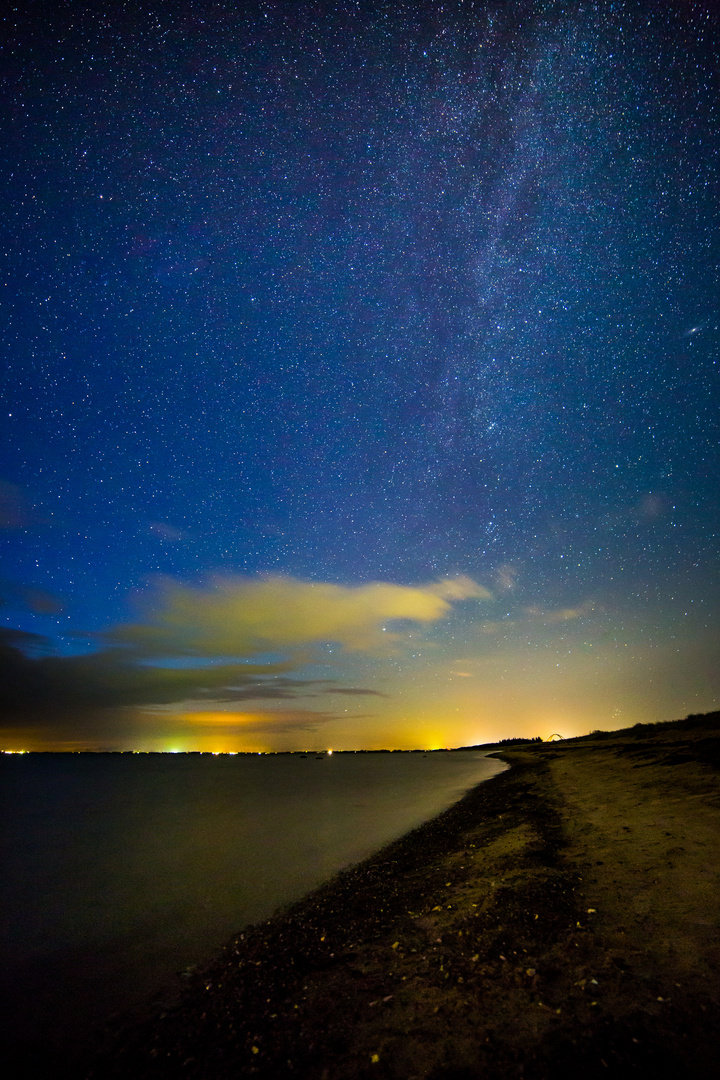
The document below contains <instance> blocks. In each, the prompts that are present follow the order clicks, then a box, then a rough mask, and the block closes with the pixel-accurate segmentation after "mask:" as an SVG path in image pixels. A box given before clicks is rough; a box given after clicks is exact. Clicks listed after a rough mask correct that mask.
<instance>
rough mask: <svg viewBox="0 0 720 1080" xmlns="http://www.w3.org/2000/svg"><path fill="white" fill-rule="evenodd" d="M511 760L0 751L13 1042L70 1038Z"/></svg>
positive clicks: (2, 958) (1, 947)
mask: <svg viewBox="0 0 720 1080" xmlns="http://www.w3.org/2000/svg"><path fill="white" fill-rule="evenodd" d="M504 767H505V766H503V765H502V764H501V763H500V762H498V761H495V760H492V759H488V758H486V757H485V756H484V754H482V753H480V752H474V751H472V752H463V753H433V754H430V755H428V756H423V755H422V754H370V755H333V756H332V757H327V756H324V757H323V758H322V759H321V760H318V759H316V758H315V757H314V756H312V755H311V756H309V757H307V758H300V757H298V756H293V757H289V756H280V757H272V756H262V757H260V756H258V757H255V756H253V757H210V756H202V757H198V756H185V755H167V754H166V755H90V754H88V755H42V756H41V755H24V756H14V755H13V756H0V785H1V790H2V799H3V815H2V816H3V840H2V874H1V876H0V895H1V896H2V920H1V921H2V926H1V929H0V965H1V966H2V970H3V972H4V974H3V976H2V978H3V982H4V983H5V986H4V987H3V990H4V997H5V998H6V1000H7V1001H8V1002H9V1006H6V1007H5V1008H4V1010H3V1013H2V1015H3V1023H6V1022H7V1024H8V1036H12V1038H13V1039H15V1040H17V1039H20V1040H28V1041H29V1042H32V1043H35V1044H42V1043H45V1044H46V1045H56V1046H57V1047H58V1052H61V1050H63V1049H67V1048H68V1047H70V1048H71V1047H72V1045H73V1044H74V1043H77V1042H82V1040H83V1039H85V1038H87V1033H88V1031H89V1030H91V1029H92V1027H93V1026H95V1025H96V1024H98V1023H100V1022H101V1021H102V1020H103V1019H104V1018H105V1017H107V1016H108V1015H110V1014H111V1013H113V1012H115V1011H117V1010H119V1009H124V1008H127V1007H129V1006H131V1005H133V1004H135V1003H137V1002H138V1001H141V1000H143V999H144V998H146V997H147V996H148V995H150V994H152V993H154V992H157V991H158V990H160V989H162V988H163V987H164V986H167V985H168V984H169V983H170V982H171V981H172V980H173V978H174V977H175V974H176V973H177V972H179V971H181V970H182V969H183V968H185V967H187V966H188V965H190V964H192V963H195V962H197V961H202V960H204V959H207V958H208V957H209V956H210V955H212V953H213V952H214V951H215V950H216V949H217V948H218V947H219V946H220V945H221V944H223V942H224V941H225V940H227V938H229V937H230V936H231V935H232V934H233V933H234V932H236V931H238V930H240V929H242V927H243V926H246V925H247V924H248V923H250V922H254V921H256V920H258V919H263V918H266V917H268V916H269V915H270V914H271V913H272V912H273V911H274V910H275V909H276V908H277V907H278V906H279V905H281V904H285V903H287V902H288V901H291V900H294V899H297V898H299V897H301V896H302V895H303V894H304V893H306V892H307V891H308V890H309V889H311V888H312V887H313V886H315V885H317V884H319V883H320V882H322V881H324V880H326V879H327V878H329V877H330V876H331V875H332V874H333V873H335V872H336V871H337V870H339V869H340V868H341V867H343V866H347V865H349V864H351V863H353V862H356V861H358V860H359V859H361V858H363V857H364V856H366V855H368V854H370V853H371V852H373V851H375V850H377V849H378V848H380V847H381V846H382V845H383V844H385V843H387V842H388V841H389V840H391V839H393V838H394V837H396V836H399V835H401V834H402V833H404V832H407V831H408V830H409V829H411V828H413V827H414V826H415V825H417V824H419V823H420V822H422V821H425V820H427V819H428V818H430V817H433V816H434V815H435V814H437V813H439V812H440V811H441V810H443V809H444V808H445V807H447V806H449V805H451V804H452V803H453V802H455V801H456V800H457V799H458V798H459V797H460V796H461V795H462V794H463V792H465V791H467V790H468V788H470V787H472V786H474V785H475V784H477V783H478V782H479V781H481V780H484V779H487V778H489V777H490V776H493V775H495V773H497V772H499V771H501V770H502V769H503V768H504Z"/></svg>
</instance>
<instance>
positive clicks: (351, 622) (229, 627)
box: [105, 577, 490, 658]
mask: <svg viewBox="0 0 720 1080" xmlns="http://www.w3.org/2000/svg"><path fill="white" fill-rule="evenodd" d="M489 596H490V593H488V591H487V589H484V588H483V587H482V586H481V585H478V584H477V583H476V582H474V581H472V579H471V578H468V577H457V578H450V579H446V580H443V581H439V582H436V583H434V584H431V585H427V586H415V587H413V586H407V585H391V584H385V583H381V582H373V583H371V584H368V585H359V586H354V587H352V586H344V585H331V584H325V583H316V582H306V581H298V580H296V579H294V578H289V577H268V578H263V579H260V580H254V579H250V578H220V579H217V580H216V581H215V582H213V583H212V584H211V585H210V586H209V587H207V588H191V587H190V586H187V585H182V584H180V583H178V582H165V583H164V584H163V586H162V588H161V591H160V598H159V603H158V604H157V607H156V610H155V611H153V612H149V613H148V617H147V618H146V619H145V620H144V621H143V622H138V623H131V624H128V625H125V626H120V627H118V628H117V629H115V630H114V631H113V632H112V633H110V634H107V635H105V641H106V642H107V643H108V644H110V645H113V646H123V647H125V648H127V649H129V650H130V651H131V652H135V653H137V654H138V655H141V656H144V657H148V658H161V657H170V656H175V657H177V656H197V657H208V656H225V657H240V656H256V655H259V654H262V653H266V652H277V651H283V652H285V651H288V650H290V651H292V650H297V649H300V648H302V647H306V646H310V645H317V644H321V643H334V644H339V645H341V646H342V647H343V649H345V650H346V651H348V652H377V651H380V652H383V651H386V649H387V646H388V641H394V640H396V639H397V634H396V633H394V632H393V631H392V628H391V627H388V624H392V623H395V622H397V621H399V620H409V621H412V622H418V623H426V624H427V623H433V622H436V621H438V620H439V619H442V618H444V617H445V616H447V615H448V614H449V613H450V611H451V606H452V602H453V601H457V600H468V599H487V598H489Z"/></svg>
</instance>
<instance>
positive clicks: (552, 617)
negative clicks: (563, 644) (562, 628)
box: [525, 600, 595, 623]
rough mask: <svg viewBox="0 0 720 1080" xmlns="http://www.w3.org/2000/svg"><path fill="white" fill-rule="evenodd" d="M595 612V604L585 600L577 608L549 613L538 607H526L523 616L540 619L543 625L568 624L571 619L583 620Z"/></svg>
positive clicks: (560, 609)
mask: <svg viewBox="0 0 720 1080" xmlns="http://www.w3.org/2000/svg"><path fill="white" fill-rule="evenodd" d="M593 611H595V604H594V603H593V602H592V601H591V600H586V601H585V603H583V604H578V605H577V607H565V608H554V609H553V610H551V611H544V610H543V609H542V608H539V607H526V608H525V614H526V615H528V616H529V617H530V618H538V619H542V620H543V622H545V623H560V622H570V621H572V620H573V619H584V618H585V617H586V616H587V615H592V613H593Z"/></svg>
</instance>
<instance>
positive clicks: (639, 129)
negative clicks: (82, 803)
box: [0, 0, 720, 750]
mask: <svg viewBox="0 0 720 1080" xmlns="http://www.w3.org/2000/svg"><path fill="white" fill-rule="evenodd" d="M719 53H720V20H719V17H718V12H717V9H716V6H715V5H714V4H713V3H710V2H709V0H708V2H703V0H695V2H692V0H662V2H660V0H657V2H640V0H636V2H632V0H613V2H605V0H603V2H600V0H598V2H587V3H584V2H572V0H566V2H561V3H558V2H554V0H519V2H512V3H510V2H506V3H500V2H495V3H486V2H484V0H475V2H472V0H464V2H463V0H447V2H444V3H420V2H417V3H409V2H406V0H392V2H383V0H372V2H371V0H357V2H356V0H335V2H324V0H293V2H280V0H273V2H270V0H268V2H265V0H263V2H254V0H246V2H244V3H242V4H236V3H230V2H227V0H221V2H216V3H213V2H211V0H195V2H187V0H174V2H172V3H169V2H168V3H151V2H139V3H127V4H122V5H116V4H108V3H84V2H78V3H74V2H73V3H61V2H59V0H54V2H52V3H38V2H32V0H29V2H28V3H25V4H23V5H17V7H16V9H15V10H14V11H12V12H11V13H10V14H8V15H7V16H6V18H5V21H4V24H3V27H2V65H1V67H2V82H1V83H0V86H1V89H0V93H1V95H2V105H3V108H2V113H3V115H4V117H5V120H4V130H3V135H2V142H3V150H4V152H3V155H2V162H1V163H0V170H1V172H2V192H3V214H2V222H1V223H0V228H1V229H2V244H1V245H0V250H1V252H2V259H3V266H2V286H1V292H0V297H2V313H1V316H2V317H1V319H0V334H1V337H2V350H3V363H2V365H1V371H0V379H1V383H0V385H1V386H2V397H1V401H0V417H1V418H2V423H1V424H0V438H1V440H2V443H1V446H2V450H1V456H0V551H1V553H2V564H1V569H0V597H1V598H2V606H1V607H0V627H1V628H2V629H1V631H0V633H1V637H0V675H1V676H2V678H1V679H0V744H2V745H1V746H0V748H3V747H5V748H10V749H18V748H30V749H39V748H50V749H76V748H82V747H88V748H91V749H98V748H115V749H130V748H137V749H164V750H169V749H186V750H190V749H202V750H227V749H234V750H238V749H250V750H272V749H298V748H313V749H320V748H322V749H324V748H327V747H335V748H337V749H343V748H346V749H349V748H377V747H399V748H410V747H436V746H458V745H468V744H476V743H481V742H486V741H491V740H494V739H500V738H506V737H512V736H535V735H541V736H543V737H548V736H549V735H550V734H554V733H557V734H561V735H564V736H571V735H575V734H581V733H583V732H586V731H589V730H592V729H595V728H603V729H614V728H618V727H624V726H627V725H628V724H633V723H636V722H639V721H643V722H644V721H651V720H667V719H673V718H676V717H680V716H684V715H686V714H687V713H689V712H702V711H706V710H709V709H713V708H718V700H719V699H720V675H719V673H718V666H717V655H718V637H719V635H718V630H717V615H718V607H719V600H720V597H719V595H718V585H717V573H716V571H717V558H718V525H719V524H720V487H719V485H718V473H719V468H718V467H719V465H720V454H719V451H718V446H719V443H718V428H719V423H718V417H719V412H718V404H719V399H720V391H719V386H718V369H719V367H720V364H719V359H718V358H719V356H720V352H719V349H718V343H719V341H720V310H719V308H720V301H719V300H718V297H720V273H719V266H720V239H719V232H718V206H719V196H720V191H719V187H718V177H719V170H720V130H719V129H720V123H719V121H720V107H719V105H718V102H720V77H719V74H718V60H717V57H718V54H719Z"/></svg>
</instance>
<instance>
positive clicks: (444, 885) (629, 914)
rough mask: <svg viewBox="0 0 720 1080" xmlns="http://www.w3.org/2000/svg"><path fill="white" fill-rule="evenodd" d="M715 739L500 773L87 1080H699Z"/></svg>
mask: <svg viewBox="0 0 720 1080" xmlns="http://www.w3.org/2000/svg"><path fill="white" fill-rule="evenodd" d="M719 721H720V714H713V716H708V717H692V718H689V719H688V720H686V721H682V722H679V723H677V724H662V725H643V726H642V728H641V729H638V730H636V729H628V730H627V731H622V732H614V733H599V734H598V735H597V736H596V737H588V736H586V737H584V738H582V739H575V740H572V741H570V740H568V741H567V742H558V743H553V744H535V745H533V746H531V747H529V748H524V749H520V750H515V749H508V750H502V751H500V752H499V754H498V756H501V757H502V758H503V759H504V760H507V761H509V762H510V763H511V764H512V765H513V768H512V769H511V770H509V771H508V772H505V773H503V774H500V775H498V776H496V777H494V778H492V779H490V780H488V781H485V782H483V783H482V784H480V785H479V786H478V787H476V788H475V789H473V790H472V791H471V792H469V793H468V794H467V795H466V796H465V797H464V798H463V799H461V800H460V801H459V802H458V803H457V804H455V805H454V806H453V807H451V808H450V809H449V810H447V811H445V812H444V813H443V814H441V815H439V817H437V818H435V819H434V820H433V821H430V822H428V823H426V824H425V825H422V826H420V827H419V828H418V829H415V830H414V831H413V832H411V833H409V834H408V835H406V836H404V837H402V838H401V839H400V840H398V841H396V842H394V843H393V844H391V845H389V846H388V847H386V848H385V849H384V850H383V851H381V852H379V853H378V854H377V855H375V856H373V857H372V858H370V859H368V860H366V861H365V862H363V863H361V864H360V865H359V866H356V867H354V868H353V869H351V870H348V871H346V872H344V873H342V874H340V875H339V876H338V877H336V878H335V879H333V880H332V881H331V882H329V883H328V884H327V885H325V886H323V887H322V888H320V889H318V890H317V891H316V892H314V893H312V894H311V895H310V896H308V897H306V898H305V899H304V900H303V901H301V902H300V903H298V904H295V905H293V906H292V907H290V908H289V909H288V910H286V911H285V912H283V913H281V914H280V915H278V916H276V917H275V918H274V919H271V920H270V921H268V922H266V923H263V924H259V925H257V926H255V927H252V928H250V929H249V930H248V931H246V932H245V933H244V934H242V935H240V936H239V937H238V938H237V939H235V940H233V941H231V942H230V943H229V944H228V946H227V947H226V949H225V950H224V952H223V954H222V955H221V956H220V957H219V958H218V960H216V961H215V962H213V963H212V964H210V965H209V966H208V967H207V968H206V969H204V970H202V971H199V972H197V973H196V974H195V975H194V976H192V977H191V979H190V980H189V985H188V987H187V989H186V991H185V992H184V994H183V996H182V998H181V1000H180V1001H179V1002H178V1003H177V1004H175V1005H173V1006H166V1007H165V1008H164V1010H163V1012H162V1015H157V1014H155V1015H153V1012H152V1009H150V1010H149V1012H148V1013H147V1014H146V1015H145V1016H144V1017H140V1016H138V1017H136V1018H135V1022H134V1024H132V1025H130V1026H128V1027H126V1028H125V1029H124V1030H122V1031H121V1032H120V1033H119V1034H118V1035H117V1036H113V1037H112V1038H109V1040H108V1046H107V1048H106V1051H105V1053H104V1055H103V1056H102V1057H101V1058H100V1059H99V1060H98V1061H97V1062H96V1063H95V1064H94V1066H93V1067H92V1069H91V1070H90V1073H89V1075H90V1076H91V1077H93V1078H95V1080H101V1078H109V1077H130V1076H132V1077H138V1078H139V1077H168V1078H169V1077H176V1076H188V1077H203V1078H207V1080H210V1078H213V1080H222V1078H224V1077H228V1078H229V1077H231V1076H232V1077H241V1076H253V1077H268V1078H270V1077H272V1078H273V1080H275V1078H280V1077H291V1076H295V1077H298V1076H299V1077H312V1078H316V1077H317V1078H318V1080H341V1078H342V1080H345V1078H352V1077H365V1076H373V1077H383V1078H385V1077H388V1078H396V1080H408V1078H410V1077H418V1078H427V1080H443V1078H446V1077H448V1078H449V1077H451V1076H452V1077H458V1078H460V1077H462V1078H463V1080H465V1078H470V1077H475V1076H478V1077H479V1076H486V1075H489V1076H493V1077H505V1076H517V1075H519V1069H520V1068H521V1067H522V1068H523V1069H524V1070H525V1073H524V1075H526V1076H528V1075H530V1076H533V1077H534V1078H545V1077H547V1078H548V1080H550V1077H553V1078H555V1080H556V1078H558V1077H565V1076H567V1077H570V1076H575V1075H577V1070H578V1068H582V1071H583V1074H584V1076H587V1077H594V1076H608V1075H613V1076H626V1075H627V1076H638V1075H649V1074H650V1072H653V1073H655V1074H657V1075H675V1074H677V1075H680V1074H681V1073H682V1074H683V1075H686V1076H690V1077H705V1076H708V1077H709V1076H711V1075H713V1076H714V1074H715V1069H716V1063H717V1060H718V1055H719V1054H720V1034H719V1033H718V1031H717V1028H716V1023H715V1018H716V1016H717V1011H718V1006H719V1005H720V975H719V974H718V972H719V971H720V939H719V936H718V925H717V912H718V910H720V856H719V852H718V846H719V839H718V838H720V783H719V775H720V774H719V773H718V771H717V766H718V763H719V762H720V727H719V724H718V722H719ZM647 729H650V730H647ZM478 749H480V748H478ZM675 1069H676V1070H677V1073H675V1072H674V1070H675Z"/></svg>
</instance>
